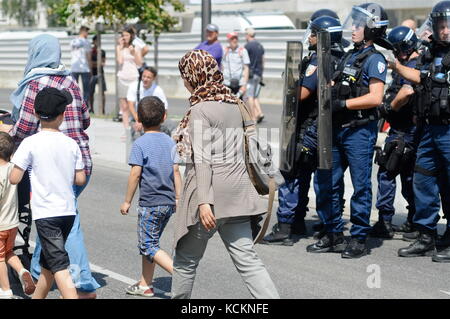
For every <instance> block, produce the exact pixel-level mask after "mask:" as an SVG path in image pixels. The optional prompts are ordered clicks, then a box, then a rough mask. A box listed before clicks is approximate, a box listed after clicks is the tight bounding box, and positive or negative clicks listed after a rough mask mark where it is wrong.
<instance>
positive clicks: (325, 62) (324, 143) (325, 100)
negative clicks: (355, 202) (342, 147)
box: [317, 31, 333, 169]
mask: <svg viewBox="0 0 450 319" xmlns="http://www.w3.org/2000/svg"><path fill="white" fill-rule="evenodd" d="M317 65H318V67H317V75H318V81H319V83H318V91H317V94H318V98H319V116H318V117H317V122H318V128H317V135H318V136H317V137H318V148H317V149H318V156H319V166H318V168H319V169H331V168H332V164H333V153H332V134H333V123H332V117H331V115H332V110H331V98H332V95H331V79H332V76H333V73H332V71H333V70H332V58H331V41H330V33H329V32H328V31H321V32H318V33H317Z"/></svg>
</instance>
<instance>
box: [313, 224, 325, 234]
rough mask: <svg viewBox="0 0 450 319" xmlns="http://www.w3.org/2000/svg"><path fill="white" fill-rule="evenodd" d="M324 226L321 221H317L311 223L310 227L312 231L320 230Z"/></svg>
mask: <svg viewBox="0 0 450 319" xmlns="http://www.w3.org/2000/svg"><path fill="white" fill-rule="evenodd" d="M324 227H325V225H324V224H323V223H322V222H318V223H315V224H314V225H313V227H312V229H313V231H314V232H318V231H321V230H322V229H323V228H324Z"/></svg>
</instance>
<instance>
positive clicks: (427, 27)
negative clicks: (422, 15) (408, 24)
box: [416, 17, 433, 42]
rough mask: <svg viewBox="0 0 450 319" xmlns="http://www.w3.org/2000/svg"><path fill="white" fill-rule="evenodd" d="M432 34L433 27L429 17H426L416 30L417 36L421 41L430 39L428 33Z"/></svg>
mask: <svg viewBox="0 0 450 319" xmlns="http://www.w3.org/2000/svg"><path fill="white" fill-rule="evenodd" d="M432 34H433V27H432V23H431V18H430V17H428V18H427V19H426V20H425V22H424V23H423V24H422V25H421V26H420V28H419V29H417V31H416V35H417V38H419V39H420V40H423V41H427V42H429V41H430V35H432Z"/></svg>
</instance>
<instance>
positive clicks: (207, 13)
mask: <svg viewBox="0 0 450 319" xmlns="http://www.w3.org/2000/svg"><path fill="white" fill-rule="evenodd" d="M210 23H211V0H202V39H201V41H206V26H207V25H208V24H210Z"/></svg>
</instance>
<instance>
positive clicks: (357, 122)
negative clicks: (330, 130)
mask: <svg viewBox="0 0 450 319" xmlns="http://www.w3.org/2000/svg"><path fill="white" fill-rule="evenodd" d="M344 112H345V113H343V114H341V113H335V114H333V116H334V117H335V119H334V120H333V124H335V125H336V126H337V127H339V128H347V127H350V128H355V127H359V126H364V125H367V124H369V123H370V122H372V121H377V120H378V115H377V113H376V110H375V109H373V110H372V109H371V110H360V111H344Z"/></svg>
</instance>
